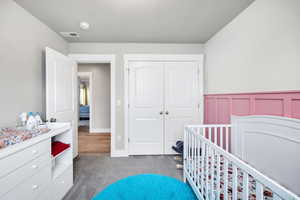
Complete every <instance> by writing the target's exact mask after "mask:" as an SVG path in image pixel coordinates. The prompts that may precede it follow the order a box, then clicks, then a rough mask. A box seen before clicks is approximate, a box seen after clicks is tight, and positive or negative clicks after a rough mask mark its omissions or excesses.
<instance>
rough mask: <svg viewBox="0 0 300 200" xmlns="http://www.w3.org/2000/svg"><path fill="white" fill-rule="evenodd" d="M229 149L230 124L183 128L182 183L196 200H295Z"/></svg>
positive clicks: (295, 196) (288, 192) (291, 195)
mask: <svg viewBox="0 0 300 200" xmlns="http://www.w3.org/2000/svg"><path fill="white" fill-rule="evenodd" d="M229 150H230V125H199V126H187V127H185V131H184V180H185V181H186V180H187V181H188V182H189V183H190V185H191V186H192V188H193V190H194V192H195V194H196V195H197V197H198V198H199V199H205V200H208V199H209V200H212V199H222V200H223V199H224V200H228V199H233V200H237V199H243V200H247V199H251V200H252V199H258V200H263V199H274V200H280V199H288V200H290V199H291V200H293V199H299V198H298V196H297V195H295V194H293V193H292V192H290V191H289V190H287V189H286V188H284V187H283V186H281V185H279V184H278V183H276V182H275V181H273V180H272V179H270V178H268V177H267V176H265V175H263V174H262V173H260V172H259V171H257V170H256V169H254V168H253V167H251V166H250V165H248V164H247V163H245V162H244V161H242V160H240V159H239V158H237V157H236V156H234V155H232V154H231V153H230V152H229Z"/></svg>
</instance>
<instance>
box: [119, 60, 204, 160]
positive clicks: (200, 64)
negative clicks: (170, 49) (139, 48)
mask: <svg viewBox="0 0 300 200" xmlns="http://www.w3.org/2000/svg"><path fill="white" fill-rule="evenodd" d="M123 59H124V129H125V130H124V133H125V135H124V138H125V152H127V156H128V155H129V71H130V68H129V62H132V61H141V62H145V61H150V62H196V63H198V80H199V85H198V88H199V97H200V98H199V110H200V115H201V119H200V121H201V122H200V123H201V124H202V123H203V118H204V111H203V109H204V102H203V99H204V97H203V95H204V87H203V85H204V74H203V72H204V67H203V66H204V55H203V54H124V56H123Z"/></svg>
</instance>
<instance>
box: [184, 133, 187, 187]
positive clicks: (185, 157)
mask: <svg viewBox="0 0 300 200" xmlns="http://www.w3.org/2000/svg"><path fill="white" fill-rule="evenodd" d="M183 141H184V143H183V165H184V166H186V159H187V155H186V146H187V144H186V143H187V130H186V129H184V132H183ZM183 181H184V182H186V175H185V171H183Z"/></svg>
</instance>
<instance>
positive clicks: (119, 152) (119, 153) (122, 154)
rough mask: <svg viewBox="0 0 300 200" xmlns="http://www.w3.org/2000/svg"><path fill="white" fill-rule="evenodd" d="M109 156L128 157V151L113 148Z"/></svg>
mask: <svg viewBox="0 0 300 200" xmlns="http://www.w3.org/2000/svg"><path fill="white" fill-rule="evenodd" d="M110 157H128V152H127V151H124V150H115V151H113V152H111V154H110Z"/></svg>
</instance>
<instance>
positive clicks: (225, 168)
mask: <svg viewBox="0 0 300 200" xmlns="http://www.w3.org/2000/svg"><path fill="white" fill-rule="evenodd" d="M223 170H224V171H223V173H224V200H228V160H227V159H225V160H224V169H223Z"/></svg>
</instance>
